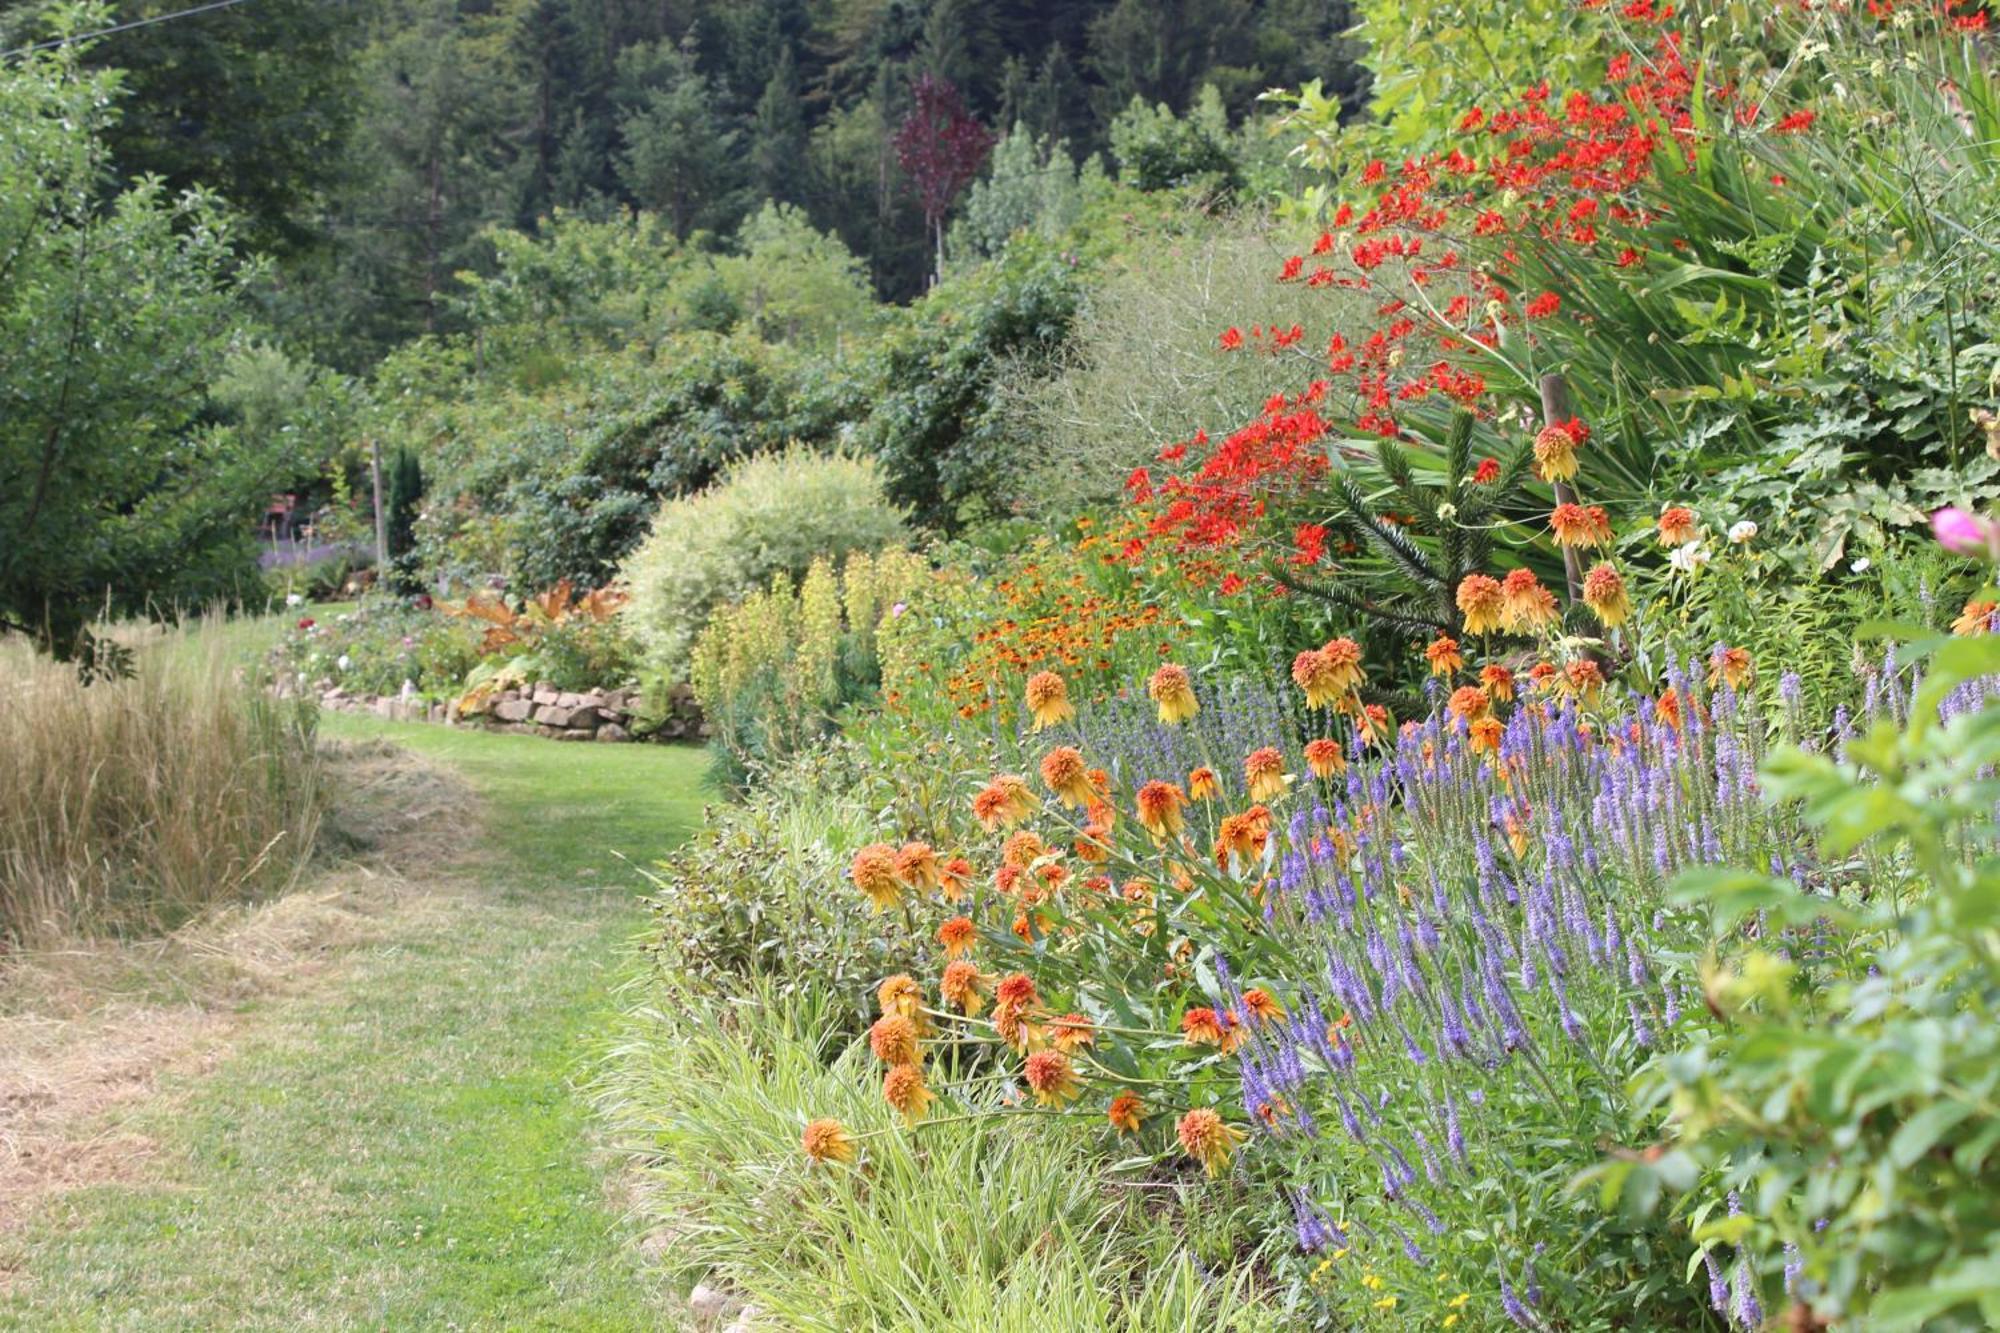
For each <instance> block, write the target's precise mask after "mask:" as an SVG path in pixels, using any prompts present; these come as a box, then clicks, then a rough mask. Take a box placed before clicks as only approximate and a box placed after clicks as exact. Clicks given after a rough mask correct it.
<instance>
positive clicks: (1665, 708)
mask: <svg viewBox="0 0 2000 1333" xmlns="http://www.w3.org/2000/svg"><path fill="white" fill-rule="evenodd" d="M1653 716H1654V717H1657V718H1658V719H1660V721H1662V722H1664V723H1666V724H1667V725H1668V726H1670V727H1672V728H1673V729H1674V730H1675V731H1679V730H1680V729H1681V692H1680V691H1679V690H1677V689H1675V688H1674V687H1673V686H1671V685H1669V686H1668V687H1667V688H1666V689H1665V690H1663V691H1661V693H1660V697H1659V698H1658V699H1655V700H1654V701H1653ZM1633 725H1634V726H1635V727H1636V726H1637V724H1636V723H1634V724H1633Z"/></svg>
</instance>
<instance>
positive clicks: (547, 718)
mask: <svg viewBox="0 0 2000 1333" xmlns="http://www.w3.org/2000/svg"><path fill="white" fill-rule="evenodd" d="M535 721H536V723H538V724H539V725H541V726H544V727H566V726H568V725H569V709H567V708H558V707H556V706H555V705H554V704H552V703H548V704H543V705H542V706H541V707H540V708H537V709H536V710H535Z"/></svg>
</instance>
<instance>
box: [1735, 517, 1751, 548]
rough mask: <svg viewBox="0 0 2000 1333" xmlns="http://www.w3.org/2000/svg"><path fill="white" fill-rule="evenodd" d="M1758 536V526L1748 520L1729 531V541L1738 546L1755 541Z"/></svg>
mask: <svg viewBox="0 0 2000 1333" xmlns="http://www.w3.org/2000/svg"><path fill="white" fill-rule="evenodd" d="M1756 536H1757V525H1756V524H1755V523H1752V522H1751V521H1750V520H1749V519H1747V518H1746V519H1744V520H1743V521H1742V522H1741V523H1737V524H1735V525H1733V526H1732V527H1731V528H1730V529H1729V540H1730V541H1731V542H1733V543H1735V544H1736V545H1738V546H1741V545H1743V543H1745V542H1748V541H1754V540H1755V539H1756Z"/></svg>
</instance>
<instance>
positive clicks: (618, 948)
mask: <svg viewBox="0 0 2000 1333" xmlns="http://www.w3.org/2000/svg"><path fill="white" fill-rule="evenodd" d="M324 724H325V727H326V730H327V731H328V732H329V733H330V734H332V735H335V736H346V737H357V738H358V737H366V736H388V737H390V738H392V739H393V740H395V741H396V742H398V743H400V744H403V745H406V746H408V747H409V748H410V749H412V750H414V751H416V752H418V753H420V754H422V755H424V756H426V757H428V758H430V759H431V760H433V761H435V762H437V763H440V764H442V765H445V766H448V767H450V768H453V769H455V770H457V771H458V772H459V773H460V774H462V775H463V776H464V777H465V778H466V779H467V780H468V781H469V782H470V783H471V785H472V786H473V788H474V789H475V790H476V791H477V792H478V793H479V795H480V796H481V797H482V798H483V801H484V810H483V816H482V819H481V820H480V822H479V823H478V824H477V825H476V826H472V827H466V828H464V829H462V830H459V832H460V834H461V835H462V845H463V847H464V854H463V856H462V857H460V856H456V855H454V856H452V857H449V858H444V859H443V861H442V862H441V863H440V864H438V865H436V866H433V867H410V866H404V867H401V869H402V870H403V872H404V873H405V874H406V875H407V876H408V877H410V878H411V879H413V880H414V881H416V882H417V884H418V886H419V888H420V890H421V893H420V895H419V896H420V899H421V902H420V907H421V910H410V911H407V912H399V918H398V919H399V924H398V925H397V926H396V928H395V929H394V930H392V931H391V932H390V933H389V935H388V936H387V938H386V939H385V940H384V941H383V942H380V943H376V944H371V945H368V946H365V947H363V948H361V949H359V950H358V951H357V953H356V954H355V955H354V956H353V957H351V958H349V959H348V960H346V962H345V963H344V964H343V965H341V966H339V967H337V968H336V969H335V970H334V971H333V972H331V973H330V974H329V975H328V976H326V977H325V978H323V979H322V981H321V982H319V983H315V984H313V985H311V986H309V987H308V988H306V989H305V990H304V991H302V992H300V993H296V994H293V995H290V996H286V997H283V998H279V999H277V1000H274V1001H271V1002H269V1003H268V1004H267V1005H266V1006H265V1008H264V1009H263V1011H262V1012H259V1013H256V1014H253V1015H252V1016H251V1017H250V1019H249V1021H248V1022H247V1023H246V1024H245V1027H244V1035H243V1037H242V1038H241V1040H240V1041H239V1042H238V1044H237V1045H236V1046H235V1048H234V1049H233V1050H232V1051H231V1052H230V1053H229V1055H228V1056H227V1057H226V1058H225V1059H224V1060H223V1061H222V1063H221V1064H220V1065H219V1066H217V1067H216V1068H215V1069H213V1070H212V1071H210V1072H208V1073H206V1074H203V1075H200V1076H193V1077H189V1078H186V1079H182V1080H180V1081H178V1083H175V1082H172V1081H170V1082H169V1083H168V1084H167V1086H165V1087H164V1088H163V1089H162V1095H161V1096H159V1097H158V1098H155V1099H153V1100H152V1101H151V1102H150V1103H149V1104H148V1105H146V1106H145V1107H142V1109H141V1110H140V1111H139V1112H138V1113H137V1114H136V1116H135V1117H134V1119H133V1120H131V1121H129V1122H127V1123H125V1124H122V1125H121V1126H120V1128H121V1129H125V1130H135V1131H137V1132H138V1133H141V1134H143V1135H145V1136H147V1137H149V1138H151V1139H153V1140H154V1141H156V1142H157V1143H158V1144H159V1145H160V1152H159V1153H158V1155H157V1158H156V1159H155V1160H154V1161H153V1162H151V1163H149V1164H147V1166H146V1167H145V1168H144V1169H143V1170H142V1171H141V1172H140V1173H139V1177H138V1179H137V1181H136V1182H128V1183H123V1184H116V1185H103V1186H95V1187H91V1188H88V1189H84V1190H80V1191H76V1192H73V1193H70V1194H68V1195H66V1196H64V1197H63V1198H62V1199H61V1201H60V1202H59V1203H57V1204H55V1205H54V1206H53V1207H52V1208H51V1209H50V1210H48V1212H47V1213H46V1214H45V1215H43V1216H42V1217H40V1218H38V1219H37V1220H36V1221H35V1222H34V1223H33V1224H32V1225H31V1226H30V1227H29V1228H27V1229H26V1230H25V1231H24V1232H22V1233H21V1234H19V1235H16V1236H13V1237H0V1271H5V1270H6V1269H9V1268H11V1269H12V1270H13V1271H14V1273H15V1274H16V1280H15V1281H14V1283H13V1284H12V1290H11V1292H9V1293H8V1294H5V1295H0V1327H9V1328H14V1327H18V1328H32V1329H37V1330H41V1329H58V1328H119V1329H126V1328H130V1329H147V1330H153V1329H223V1328H227V1329H236V1328H311V1329H318V1328H371V1329H373V1328H424V1329H428V1328H463V1329H495V1328H505V1329H515V1328H576V1329H625V1328H648V1327H658V1326H661V1325H663V1324H664V1323H666V1322H667V1321H666V1320H665V1318H664V1317H663V1313H662V1309H661V1307H660V1304H659V1297H660V1293H659V1291H658V1289H657V1285H656V1284H654V1283H652V1282H650V1281H649V1280H648V1278H647V1276H646V1274H645V1273H644V1272H643V1271H642V1265H641V1264H640V1263H639V1262H638V1260H637V1257H636V1256H635V1254H634V1253H633V1248H632V1246H631V1245H630V1244H629V1243H628V1241H629V1237H628V1236H627V1234H626V1232H625V1229H624V1227H623V1225H622V1224H621V1220H620V1217H619V1213H618V1205H617V1203H616V1201H615V1198H614V1197H613V1189H612V1187H611V1186H610V1185H608V1183H607V1180H606V1176H605V1171H606V1169H607V1163H606V1162H604V1161H602V1160H600V1159H599V1158H598V1156H597V1154H596V1151H595V1149H594V1146H593V1144H594V1135H593V1126H592V1123H591V1119H590V1115H589V1111H588V1108H587V1106H586V1103H585V1100H584V1098H583V1097H582V1096H581V1095H580V1093H579V1092H578V1083H579V1081H580V1080H582V1079H584V1078H587V1077H588V1076H589V1074H590V1059H591V1050H590V1043H591V1041H592V1040H593V1039H594V1037H595V1036H596V1034H598V1033H599V1032H601V1031H602V1020H603V1019H604V1017H605V1015H606V1013H607V1011H608V1008H609V1006H610V1004H611V990H612V988H613V986H614V985H615V984H616V983H617V981H618V980H619V978H620V971H621V969H622V968H623V967H624V966H626V960H627V959H629V958H630V957H631V954H630V951H629V950H628V949H627V948H626V947H625V944H626V942H627V940H628V939H629V938H630V937H631V936H632V935H633V934H634V933H635V932H636V931H637V930H638V929H639V928H640V927H641V925H642V923H643V912H642V910H641V909H640V908H639V907H638V905H637V904H636V902H635V900H634V892H635V886H636V885H637V877H636V876H635V875H634V874H633V873H632V871H631V869H630V867H628V866H626V865H624V864H623V863H621V862H620V861H618V860H617V859H616V857H615V856H614V855H613V853H614V852H622V853H624V854H625V855H627V856H629V857H631V858H633V859H634V860H637V861H641V862H644V861H646V860H649V859H651V858H653V857H656V856H658V855H660V854H662V853H664V852H666V851H667V850H668V849H670V848H671V847H672V846H673V845H674V844H675V843H676V842H677V841H679V840H680V839H681V838H682V837H684V836H685V835H686V834H687V833H688V832H689V831H690V830H691V829H692V828H693V827H694V826H695V825H696V823H697V822H698V820H699V817H700V811H701V805H702V801H703V792H702V788H701V785H700V784H701V773H702V769H703V764H704V759H703V756H702V755H701V754H700V753H699V752H698V751H695V750H692V749H680V748H667V747H659V746H638V745H569V744H559V743H555V742H550V741H544V740H537V739H534V738H528V737H514V736H497V735H488V734H485V733H478V732H461V731H453V730H446V729H444V728H437V727H425V726H416V725H395V724H389V723H380V722H375V721H372V720H367V719H358V718H350V717H340V716H328V717H327V718H326V719H325V723H324ZM404 917H407V922H406V923H405V922H402V918H404ZM7 1285H8V1284H0V1290H4V1289H5V1288H6V1287H7Z"/></svg>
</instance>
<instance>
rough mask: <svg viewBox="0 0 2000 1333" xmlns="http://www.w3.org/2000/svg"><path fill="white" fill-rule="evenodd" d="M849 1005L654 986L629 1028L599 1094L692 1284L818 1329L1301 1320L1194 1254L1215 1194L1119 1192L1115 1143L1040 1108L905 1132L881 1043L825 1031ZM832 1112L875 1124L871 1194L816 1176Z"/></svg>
mask: <svg viewBox="0 0 2000 1333" xmlns="http://www.w3.org/2000/svg"><path fill="white" fill-rule="evenodd" d="M837 1016H838V1004H837V1002H830V1001H829V1000H828V999H826V998H825V997H823V996H819V995H814V994H811V993H808V994H805V995H792V996H783V995H780V994H778V993H777V992H776V990H775V988H773V987H770V986H751V987H745V988H742V989H741V990H739V992H737V993H736V994H734V995H732V996H731V997H730V1000H729V1002H728V1003H727V1004H722V1003H717V1002H714V1001H708V1000H705V999H702V998H700V997H697V996H690V995H688V994H686V993H685V992H683V991H681V990H679V989H678V988H676V987H674V986H673V985H672V984H671V983H670V982H668V981H666V980H664V979H656V980H655V981H654V982H653V983H652V984H651V985H650V986H649V987H648V989H647V990H646V991H645V992H643V993H642V996H641V998H640V999H639V1000H638V1001H637V1002H636V1004H635V1006H634V1008H633V1010H632V1011H631V1013H630V1014H628V1015H627V1017H626V1018H625V1020H624V1021H623V1022H622V1023H621V1024H620V1027H619V1032H618V1039H617V1043H616V1046H615V1049H614V1052H613V1055H614V1062H615V1063H614V1065H613V1068H612V1070H611V1072H610V1073H609V1074H608V1075H607V1076H606V1078H605V1080H604V1083H603V1085H602V1087H601V1090H600V1100H601V1103H602V1105H603V1107H604V1109H605V1110H606V1112H607V1113H608V1114H609V1115H610V1117H611V1118H612V1120H613V1122H614V1123H615V1124H617V1125H619V1126H620V1127H621V1129H623V1130H624V1131H625V1132H626V1133H628V1134H629V1135H630V1136H631V1137H632V1138H633V1139H634V1140H635V1141H636V1142H637V1143H638V1144H640V1145H643V1147H644V1149H645V1150H646V1152H647V1158H646V1164H645V1167H644V1170H643V1176H644V1180H645V1184H644V1186H643V1191H642V1197H643V1199H644V1203H643V1205H642V1206H643V1208H644V1209H645V1211H646V1212H648V1213H649V1214H650V1215H651V1216H652V1217H653V1219H654V1220H655V1221H656V1223H657V1224H658V1225H659V1226H661V1227H662V1228H666V1229H670V1230H671V1231H672V1232H673V1233H674V1234H675V1235H677V1236H680V1237H682V1240H681V1241H680V1243H678V1244H676V1245H674V1246H672V1247H669V1250H668V1258H669V1261H670V1262H671V1263H672V1264H673V1265H674V1268H675V1271H676V1273H677V1274H678V1275H679V1276H680V1277H681V1278H682V1280H684V1281H687V1282H693V1281H696V1280H699V1279H703V1278H706V1279H708V1280H709V1281H711V1282H713V1283H715V1284H717V1285H724V1286H727V1287H729V1288H732V1289H734V1290H737V1291H740V1292H741V1293H742V1294H743V1296H744V1297H745V1299H746V1300H748V1301H749V1302H751V1303H753V1304H755V1305H756V1306H757V1307H758V1308H759V1309H760V1310H762V1311H764V1312H765V1316H766V1317H768V1318H771V1319H775V1320H778V1321H781V1322H782V1324H783V1325H784V1326H785V1327H787V1328H796V1329H804V1330H815V1333H838V1331H840V1330H847V1329H855V1328H883V1329H934V1328H936V1329H943V1328H978V1329H982V1330H992V1331H993V1333H1039V1331H1040V1330H1044V1329H1049V1328H1051V1327H1057V1328H1063V1329H1106V1330H1118V1331H1120V1333H1182V1331H1183V1330H1189V1329H1202V1330H1216V1333H1271V1331H1273V1330H1275V1329H1278V1328H1281V1327H1287V1326H1288V1325H1285V1324H1283V1323H1282V1322H1280V1319H1279V1317H1278V1315H1277V1314H1276V1312H1275V1311H1273V1310H1271V1309H1270V1308H1269V1306H1268V1305H1266V1304H1265V1303H1264V1302H1263V1301H1262V1300H1261V1299H1259V1298H1258V1296H1257V1295H1256V1294H1255V1293H1254V1291H1253V1284H1252V1280H1251V1277H1250V1276H1249V1274H1248V1272H1238V1273H1233V1274H1228V1275H1218V1274H1216V1273H1214V1272H1213V1271H1211V1269H1210V1268H1209V1266H1208V1265H1205V1264H1203V1263H1202V1261H1201V1260H1200V1259H1199V1258H1197V1257H1196V1256H1195V1255H1193V1254H1191V1253H1190V1249H1191V1245H1190V1244H1189V1242H1188V1239H1187V1236H1186V1235H1185V1234H1184V1233H1185V1232H1198V1231H1200V1230H1202V1229H1203V1228H1204V1227H1205V1226H1212V1225H1213V1222H1212V1215H1213V1210H1214V1204H1213V1200H1212V1196H1211V1195H1210V1193H1209V1192H1206V1191H1200V1190H1197V1189H1195V1188H1194V1187H1192V1186H1190V1185H1188V1184H1187V1183H1185V1182H1182V1181H1173V1180H1159V1179H1153V1178H1142V1177H1140V1176H1138V1175H1137V1174H1136V1172H1132V1173H1123V1172H1121V1173H1120V1174H1119V1175H1117V1176H1116V1177H1115V1178H1114V1179H1115V1180H1116V1182H1117V1183H1116V1185H1113V1186H1111V1187H1107V1185H1108V1182H1107V1180H1106V1178H1105V1171H1104V1166H1103V1157H1104V1151H1103V1149H1102V1148H1101V1147H1100V1146H1099V1145H1098V1144H1094V1143H1092V1142H1090V1141H1089V1140H1087V1139H1084V1138H1082V1137H1081V1136H1077V1135H1070V1134H1063V1133H1060V1132H1038V1129H1040V1127H1039V1126H1037V1125H1035V1124H1034V1123H1033V1120H1032V1113H1029V1114H1028V1115H1024V1116H1022V1117H1021V1119H1020V1121H1019V1122H1018V1123H1016V1124H1012V1125H1010V1126H1008V1129H1009V1130H1010V1131H1012V1132H1008V1133H996V1132H994V1128H993V1127H992V1126H991V1125H983V1124H978V1123H970V1124H968V1123H963V1122H947V1121H940V1122H938V1123H936V1124H934V1125H932V1126H929V1127H927V1128H925V1129H924V1130H923V1131H922V1133H921V1135H920V1136H908V1135H903V1134H900V1133H897V1132H895V1131H894V1130H893V1129H892V1128H891V1121H892V1114H891V1113H890V1112H889V1110H888V1108H887V1107H886V1106H885V1105H884V1104H883V1102H882V1098H881V1095H880V1093H879V1092H878V1091H877V1089H876V1087H875V1086H874V1085H875V1084H876V1082H877V1080H876V1078H875V1077H874V1073H873V1071H872V1070H870V1069H869V1068H868V1067H867V1050H866V1047H865V1046H861V1045H859V1044H857V1045H854V1046H850V1047H848V1048H847V1049H846V1050H845V1051H842V1050H840V1049H839V1048H838V1047H837V1046H835V1045H834V1044H832V1043H829V1042H828V1040H827V1039H826V1036H825V1034H826V1033H827V1032H828V1031H829V1029H830V1028H833V1027H835V1026H836V1025H837ZM995 1096H996V1097H997V1092H996V1094H995ZM829 1115H830V1116H836V1117H838V1118H839V1119H840V1120H841V1121H842V1122H843V1123H845V1124H846V1125H847V1126H849V1128H850V1129H851V1130H852V1131H853V1132H855V1133H856V1134H866V1135H868V1137H867V1138H866V1139H865V1140H862V1141H860V1142H858V1143H857V1145H856V1146H857V1148H858V1149H860V1151H861V1152H862V1153H863V1154H864V1160H865V1162H866V1167H865V1170H866V1177H865V1180H866V1184H865V1187H862V1186H863V1181H862V1179H860V1178H858V1177H860V1175H861V1170H860V1169H858V1168H857V1167H853V1166H841V1165H838V1164H834V1165H831V1166H828V1167H824V1168H814V1169H812V1170H811V1171H807V1170H806V1168H805V1166H804V1162H803V1157H802V1155H801V1153H800V1151H799V1140H800V1135H801V1132H802V1131H803V1129H804V1128H805V1124H806V1122H807V1121H808V1120H809V1119H812V1118H815V1117H819V1116H829ZM1051 1128H1053V1127H1051ZM1100 1134H1101V1135H1104V1136H1108V1135H1109V1130H1108V1129H1105V1130H1101V1131H1100ZM774 1162H782V1163H784V1166H783V1167H780V1168H776V1169H778V1170H782V1171H783V1172H785V1176H786V1185H787V1187H786V1188H784V1189H782V1190H774V1189H773V1188H772V1177H773V1171H774V1166H773V1163H774ZM1133 1165H1134V1166H1137V1165H1138V1164H1136V1163H1135V1164H1133ZM794 1173H796V1174H794ZM946 1182H949V1183H948V1184H946ZM1128 1184H1129V1186H1134V1187H1126V1186H1127V1185H1128ZM1142 1184H1143V1185H1145V1186H1148V1188H1144V1189H1141V1188H1135V1187H1136V1186H1139V1185H1142ZM1052 1312H1060V1313H1059V1314H1055V1315H1054V1316H1053V1320H1054V1321H1053V1322H1052Z"/></svg>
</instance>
